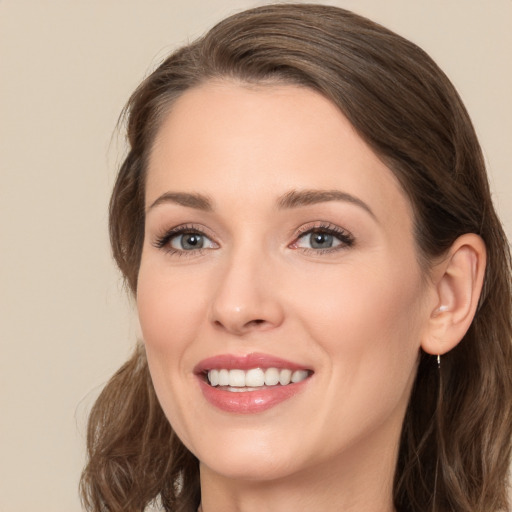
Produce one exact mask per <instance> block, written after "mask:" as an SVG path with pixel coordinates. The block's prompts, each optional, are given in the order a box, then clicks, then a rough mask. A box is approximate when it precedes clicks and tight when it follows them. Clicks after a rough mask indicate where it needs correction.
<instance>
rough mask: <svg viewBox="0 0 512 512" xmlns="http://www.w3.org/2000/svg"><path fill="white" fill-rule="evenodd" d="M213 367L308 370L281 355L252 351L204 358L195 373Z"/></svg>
mask: <svg viewBox="0 0 512 512" xmlns="http://www.w3.org/2000/svg"><path fill="white" fill-rule="evenodd" d="M212 368H216V369H222V368H225V369H226V370H232V369H236V368H239V369H240V370H250V369H251V368H288V369H289V370H292V371H294V370H307V369H308V368H306V367H305V366H304V365H301V364H298V363H294V362H292V361H287V360H285V359H281V358H280V357H275V356H271V355H268V354H259V353H258V352H252V353H250V354H245V355H243V356H237V355H234V354H220V355H218V356H214V357H209V358H208V359H203V360H202V361H201V362H200V363H199V364H197V365H196V367H195V368H194V373H196V374H199V373H203V372H207V371H208V370H211V369H212Z"/></svg>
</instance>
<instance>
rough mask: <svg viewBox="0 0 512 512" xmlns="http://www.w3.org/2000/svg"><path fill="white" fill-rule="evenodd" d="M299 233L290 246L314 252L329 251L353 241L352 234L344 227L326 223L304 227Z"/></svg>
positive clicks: (348, 244) (347, 245) (351, 243)
mask: <svg viewBox="0 0 512 512" xmlns="http://www.w3.org/2000/svg"><path fill="white" fill-rule="evenodd" d="M301 231H302V233H301V234H299V236H298V237H297V239H296V241H295V242H294V243H293V244H292V245H291V247H292V248H294V249H297V248H300V249H304V250H307V251H315V252H331V251H337V250H341V249H344V248H346V247H350V246H351V245H353V243H354V238H353V236H352V235H351V234H350V233H349V232H348V231H345V230H344V229H342V228H340V227H338V226H334V225H331V224H328V225H325V226H323V225H315V226H311V227H307V226H306V227H305V228H303V229H302V230H301Z"/></svg>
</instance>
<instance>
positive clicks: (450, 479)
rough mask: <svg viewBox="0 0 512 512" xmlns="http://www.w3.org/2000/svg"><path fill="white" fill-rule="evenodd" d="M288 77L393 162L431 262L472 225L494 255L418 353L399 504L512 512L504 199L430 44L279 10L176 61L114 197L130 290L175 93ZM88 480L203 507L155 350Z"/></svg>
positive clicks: (425, 262)
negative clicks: (152, 166) (167, 409)
mask: <svg viewBox="0 0 512 512" xmlns="http://www.w3.org/2000/svg"><path fill="white" fill-rule="evenodd" d="M219 79H220V80H235V81H237V82H240V83H246V84H262V85H265V84H272V83H280V84H291V85H298V86H303V87H308V88H310V89H312V90H314V91H317V92H319V93H320V94H322V95H324V96H325V97H326V98H327V99H329V100H330V101H331V102H332V103H333V104H335V105H336V106H337V107H338V108H339V109H340V111H341V112H342V113H343V114H344V115H345V116H346V117H347V118H348V120H349V121H350V123H351V124H352V125H353V126H354V128H355V129H356V131H357V132H358V134H359V136H360V137H362V139H364V140H365V141H366V142H367V143H368V144H369V146H370V147H371V148H372V150H373V151H374V152H375V153H376V154H377V155H378V156H379V157H380V158H381V159H382V161H383V162H384V163H385V164H386V165H387V166H388V167H389V169H391V171H392V172H393V173H394V175H395V176H396V177H397V179H398V180H399V182H400V184H401V186H402V188H403V190H404V191H405V193H406V194H407V196H408V198H409V200H410V202H411V204H412V207H413V212H414V235H415V240H416V244H417V248H418V254H419V260H420V263H421V265H422V268H424V271H425V273H426V274H427V275H428V270H429V268H430V265H432V263H433V262H434V261H435V260H436V258H438V257H439V256H441V255H443V254H445V253H446V251H447V250H448V249H449V248H450V246H451V245H452V244H453V242H454V241H455V240H456V239H457V238H458V237H459V236H460V235H462V234H465V233H476V234H478V235H479V236H480V237H481V238H482V239H483V240H484V242H485V245H486V248H487V267H486V275H485V281H484V286H483V290H482V293H481V297H480V302H479V306H478V309H477V312H476V315H475V317H474V320H473V322H472V324H471V327H470V328H469V330H468V332H467V333H466V335H465V336H464V338H463V340H462V341H461V342H460V343H459V344H458V346H457V347H456V348H455V349H453V350H452V351H451V352H449V353H447V354H446V355H445V356H443V361H442V366H441V368H440V369H438V367H437V364H436V362H435V360H434V358H433V356H430V355H428V354H426V353H423V352H422V353H421V354H420V357H419V365H418V372H417V377H416V380H415V383H414V386H413V389H412V393H411V397H410V401H409V405H408V408H407V411H406V414H405V419H404V424H403V428H402V433H401V439H400V446H399V454H398V460H397V465H396V472H395V475H394V487H393V499H394V504H395V507H396V510H397V511H398V512H426V511H435V512H443V511H456V512H490V511H499V510H509V509H508V505H507V475H508V468H509V459H510V453H511V433H512V400H511V393H512V374H511V368H512V348H511V347H512V344H511V340H512V325H511V311H512V307H511V306H512V290H511V256H510V251H509V245H508V242H507V239H506V236H505V234H504V231H503V229H502V226H501V224H500V222H499V220H498V217H497V215H496V213H495V210H494V208H493V205H492V201H491V195H490V191H489V186H488V182H487V176H486V171H485V164H484V159H483V156H482V151H481V149H480V146H479V143H478V141H477V137H476V134H475V131H474V129H473V126H472V123H471V121H470V119H469V116H468V114H467V112H466V109H465V108H464V105H463V104H462V101H461V99H460V97H459V95H458V94H457V92H456V91H455V89H454V87H453V85H452V84H451V83H450V81H449V80H448V78H447V77H446V76H445V75H444V73H443V72H442V71H441V70H440V69H439V68H438V66H437V65H436V64H435V63H434V62H433V61H432V59H431V58H430V57H429V56H428V55H427V54H426V53H425V52H424V51H423V50H421V49H420V48H418V47H417V46H416V45H414V44H413V43H411V42H409V41H407V40H406V39H404V38H402V37H400V36H399V35H397V34H395V33H393V32H391V31H389V30H387V29H386V28H384V27H382V26H380V25H378V24H376V23H374V22H372V21H370V20H368V19H366V18H363V17H361V16H358V15H356V14H354V13H351V12H349V11H346V10H343V9H340V8H336V7H330V6H323V5H313V4H277V5H267V6H263V7H258V8H255V9H251V10H247V11H244V12H241V13H238V14H235V15H233V16H231V17H229V18H227V19H225V20H223V21H221V22H220V23H219V24H217V25H216V26H214V27H213V28H212V29H211V30H210V31H209V32H208V33H207V34H206V35H204V36H203V37H201V38H200V39H198V40H196V41H195V42H192V43H191V44H189V45H187V46H185V47H182V48H181V49H178V50H177V51H175V52H174V53H172V54H171V55H170V56H169V57H168V58H166V59H165V60H164V61H163V62H162V64H161V65H160V66H159V67H158V68H157V69H156V70H155V71H154V72H153V73H152V74H150V75H149V76H148V77H147V78H146V79H145V80H144V81H143V82H142V83H141V85H140V86H139V87H138V88H137V90H136V91H135V92H134V94H133V95H132V96H131V98H130V100H129V102H128V104H127V106H126V107H125V117H126V124H127V136H128V141H129V152H128V154H127V156H126V158H125V160H124V162H123V163H122V165H121V168H120V170H119V174H118V177H117V181H116V183H115V186H114V190H113V194H112V198H111V202H110V239H111V244H112V249H113V254H114V257H115V260H116V262H117V264H118V266H119V268H120V270H121V272H122V274H123V275H124V277H125V279H126V282H127V284H128V286H129V288H130V289H131V291H132V292H133V293H136V289H137V274H138V270H139V264H140V259H141V252H142V244H143V240H144V183H145V173H146V164H147V161H148V154H149V152H150V150H151V148H152V143H153V140H154V138H155V134H156V132H157V131H158V129H159V126H160V123H161V122H162V120H163V118H164V116H165V115H166V113H167V112H168V111H169V108H170V106H171V105H172V103H173V101H175V100H176V99H177V98H179V97H180V95H181V94H182V93H183V92H184V91H186V90H187V89H190V88H192V87H196V86H198V85H199V84H202V83H205V82H208V81H210V80H219ZM87 444H88V456H89V459H88V464H87V466H86V468H85V469H84V472H83V475H82V480H81V494H82V500H83V502H84V504H85V506H86V508H87V510H89V511H94V512H100V511H102V512H107V511H108V512H121V511H123V512H136V511H137V512H140V511H143V510H144V509H145V507H146V506H147V505H148V504H150V503H154V502H158V503H159V504H160V506H161V507H162V508H163V510H165V511H173V512H178V511H187V512H188V511H195V510H197V506H198V504H199V502H200V487H199V463H198V460H197V459H196V457H195V456H194V455H193V454H191V453H190V452H189V451H188V449H187V448H185V447H184V446H183V444H182V443H181V441H180V440H179V439H178V438H177V436H176V435H175V434H174V432H173V430H172V426H171V425H170V424H169V422H168V420H167V419H166V417H165V415H164V413H163V411H162V409H161V408H160V405H159V403H158V400H157V398H156V395H155V392H154V389H153V385H152V382H151V378H150V375H149V371H148V365H147V361H146V358H145V352H144V349H143V348H142V346H141V345H139V346H138V347H137V349H136V351H135V353H134V355H133V357H132V358H131V359H130V360H129V361H128V362H127V363H126V364H125V365H124V366H123V367H122V368H121V369H120V370H119V371H118V372H117V373H116V374H115V375H114V376H113V377H112V379H111V380H110V381H109V383H108V384H107V386H106V387H105V388H104V390H103V392H102V393H101V395H100V397H99V398H98V400H97V402H96V403H95V405H94V407H93V409H92V412H91V415H90V419H89V426H88V439H87Z"/></svg>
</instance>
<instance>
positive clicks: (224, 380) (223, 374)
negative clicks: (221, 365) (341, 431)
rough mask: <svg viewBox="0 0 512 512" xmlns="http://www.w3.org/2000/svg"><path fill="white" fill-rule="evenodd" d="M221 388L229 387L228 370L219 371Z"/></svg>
mask: <svg viewBox="0 0 512 512" xmlns="http://www.w3.org/2000/svg"><path fill="white" fill-rule="evenodd" d="M219 386H229V371H228V370H219Z"/></svg>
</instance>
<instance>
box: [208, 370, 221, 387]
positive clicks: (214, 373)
mask: <svg viewBox="0 0 512 512" xmlns="http://www.w3.org/2000/svg"><path fill="white" fill-rule="evenodd" d="M208 380H209V381H210V384H211V385H212V386H218V384H219V370H210V371H209V372H208Z"/></svg>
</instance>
